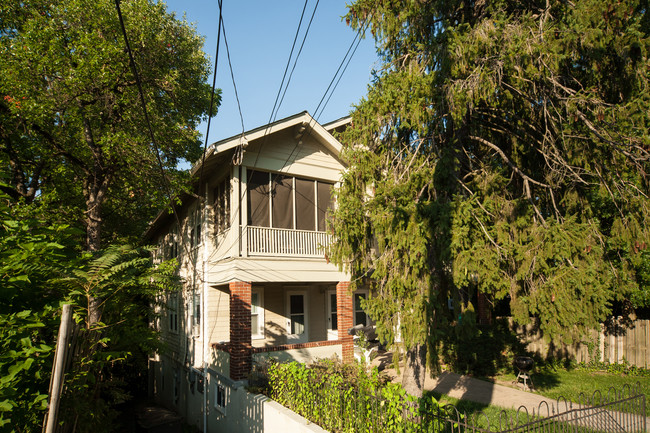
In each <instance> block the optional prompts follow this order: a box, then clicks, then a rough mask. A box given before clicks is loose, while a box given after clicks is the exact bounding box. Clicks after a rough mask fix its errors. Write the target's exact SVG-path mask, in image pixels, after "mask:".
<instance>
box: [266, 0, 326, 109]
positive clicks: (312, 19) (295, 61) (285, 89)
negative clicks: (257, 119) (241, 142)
mask: <svg viewBox="0 0 650 433" xmlns="http://www.w3.org/2000/svg"><path fill="white" fill-rule="evenodd" d="M319 2H320V0H316V6H314V11H313V12H312V13H311V18H310V19H309V24H308V25H307V30H305V36H304V37H303V38H302V43H301V44H300V49H299V50H298V54H296V58H295V59H294V62H293V67H292V68H291V73H290V74H289V79H288V80H287V85H286V86H285V87H284V92H283V93H282V99H280V103H279V104H278V111H279V110H280V106H281V105H282V102H283V101H284V96H285V95H286V94H287V89H289V83H291V77H293V71H295V70H296V65H297V64H298V58H300V53H302V48H303V47H304V46H305V41H306V40H307V35H308V34H309V29H310V28H311V23H312V22H313V21H314V15H316V9H317V8H318V3H319ZM287 66H288V65H287ZM277 115H278V113H277V112H276V113H275V117H274V118H273V120H275V119H276V118H277Z"/></svg>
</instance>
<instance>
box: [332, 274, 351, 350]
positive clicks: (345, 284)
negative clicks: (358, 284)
mask: <svg viewBox="0 0 650 433" xmlns="http://www.w3.org/2000/svg"><path fill="white" fill-rule="evenodd" d="M336 314H337V317H338V319H337V325H338V330H339V340H341V341H343V362H352V360H353V359H354V343H353V342H352V335H349V334H348V329H350V328H352V326H353V325H352V324H353V323H354V322H353V320H352V318H353V314H354V310H353V305H352V293H350V282H349V281H341V282H340V283H338V284H337V285H336Z"/></svg>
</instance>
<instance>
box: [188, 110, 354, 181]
mask: <svg viewBox="0 0 650 433" xmlns="http://www.w3.org/2000/svg"><path fill="white" fill-rule="evenodd" d="M348 123H350V117H349V116H348V117H342V118H340V119H338V120H335V121H333V122H329V123H328V124H326V125H325V126H323V125H321V124H320V123H318V122H317V121H316V120H315V119H314V118H313V117H311V115H310V114H309V113H308V112H307V111H303V112H302V113H298V114H294V115H293V116H289V117H286V118H284V119H281V120H278V121H275V122H273V123H269V124H268V125H264V126H260V127H258V128H255V129H251V130H249V131H246V132H244V133H243V134H238V135H233V136H232V137H229V138H226V139H224V140H221V141H217V142H215V143H212V144H211V145H210V146H208V148H207V150H206V153H205V158H201V160H199V161H197V162H196V163H195V164H194V166H193V167H192V169H191V171H190V173H191V174H195V173H196V172H198V171H199V170H200V168H201V162H202V161H203V160H204V159H205V160H206V161H207V160H208V159H209V158H210V157H213V156H215V155H219V154H222V153H224V152H226V151H228V150H230V149H234V148H236V147H237V146H239V145H241V144H244V146H245V145H246V143H248V142H250V141H253V140H257V139H259V138H263V137H265V136H268V135H271V134H273V133H275V132H278V131H281V130H283V129H287V128H291V127H293V126H296V125H299V124H302V125H304V126H305V133H306V134H310V135H311V136H312V137H314V138H316V139H317V140H318V141H319V142H320V143H322V144H323V145H324V146H325V147H326V148H327V149H328V150H330V151H331V152H332V153H334V155H337V156H338V155H339V153H340V152H341V143H339V141H338V140H337V139H335V138H334V136H333V135H332V133H333V132H334V130H335V129H338V128H341V127H343V126H345V125H346V124H348Z"/></svg>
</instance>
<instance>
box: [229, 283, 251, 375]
mask: <svg viewBox="0 0 650 433" xmlns="http://www.w3.org/2000/svg"><path fill="white" fill-rule="evenodd" d="M251 287H252V284H251V283H245V282H240V281H238V282H234V283H230V378H231V379H233V380H242V379H246V378H247V377H248V375H249V374H250V372H251Z"/></svg>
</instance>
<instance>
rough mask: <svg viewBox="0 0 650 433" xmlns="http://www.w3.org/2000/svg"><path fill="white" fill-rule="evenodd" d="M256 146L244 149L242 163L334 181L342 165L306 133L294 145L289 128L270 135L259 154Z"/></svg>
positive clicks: (338, 176) (299, 175)
mask: <svg viewBox="0 0 650 433" xmlns="http://www.w3.org/2000/svg"><path fill="white" fill-rule="evenodd" d="M258 149H259V147H258V146H256V145H255V144H253V145H251V146H250V147H249V148H248V149H247V152H246V154H245V157H244V163H243V164H244V165H249V166H250V165H255V167H257V168H258V169H260V170H271V171H281V172H283V173H290V174H293V175H296V176H298V177H301V176H302V177H308V178H316V179H329V180H330V181H336V180H338V179H339V178H340V173H341V170H343V168H344V167H343V165H342V164H341V162H340V161H339V160H338V159H337V158H336V157H335V156H334V155H333V154H332V153H331V152H329V150H328V149H326V148H324V147H323V146H322V145H321V144H320V143H318V142H317V141H316V140H315V139H314V138H313V137H311V136H308V134H305V136H304V138H303V142H302V144H300V145H298V143H297V142H296V140H295V139H294V138H293V132H292V131H291V130H290V131H286V132H280V133H278V134H275V135H273V136H272V138H270V139H269V141H268V143H266V144H265V145H264V147H263V148H262V152H261V153H260V154H259V155H258V153H257V151H258Z"/></svg>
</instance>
